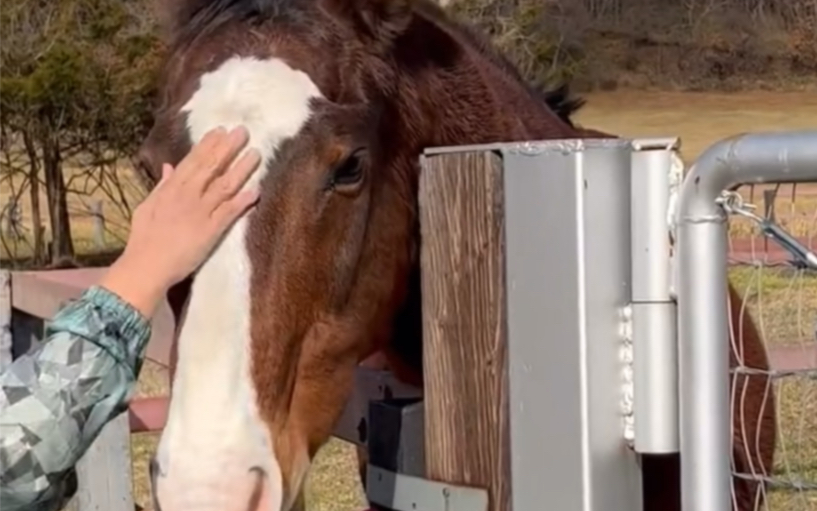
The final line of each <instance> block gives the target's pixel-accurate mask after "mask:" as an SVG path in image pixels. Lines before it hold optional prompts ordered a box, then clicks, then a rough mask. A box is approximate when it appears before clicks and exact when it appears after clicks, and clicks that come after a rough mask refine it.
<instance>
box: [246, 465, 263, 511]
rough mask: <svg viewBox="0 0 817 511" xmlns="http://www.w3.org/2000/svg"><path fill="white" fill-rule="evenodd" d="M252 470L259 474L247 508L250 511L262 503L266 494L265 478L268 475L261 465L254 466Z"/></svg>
mask: <svg viewBox="0 0 817 511" xmlns="http://www.w3.org/2000/svg"><path fill="white" fill-rule="evenodd" d="M249 471H250V472H254V473H255V474H256V475H258V479H257V480H256V483H255V488H254V489H253V491H252V495H251V496H250V502H249V507H248V508H247V509H248V511H254V510H256V509H258V508H259V507H260V505H261V497H263V495H264V478H265V476H266V472H264V469H262V468H261V467H252V468H251V469H250V470H249Z"/></svg>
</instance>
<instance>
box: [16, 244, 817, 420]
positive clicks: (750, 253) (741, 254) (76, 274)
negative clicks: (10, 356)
mask: <svg viewBox="0 0 817 511" xmlns="http://www.w3.org/2000/svg"><path fill="white" fill-rule="evenodd" d="M802 241H803V242H804V243H805V245H806V246H809V247H814V246H815V245H817V240H802ZM730 246H731V251H730V261H733V262H734V261H739V262H744V261H745V262H750V261H752V260H758V259H759V260H761V261H764V262H765V263H766V264H773V263H782V262H786V261H788V260H789V259H790V257H789V255H788V252H785V251H784V250H783V249H781V248H780V247H778V246H777V245H776V244H774V243H772V242H771V241H769V240H767V239H765V238H757V239H755V240H754V242H753V241H752V240H739V241H737V242H732V243H730ZM105 271H106V268H86V269H71V270H53V271H37V272H14V274H13V278H12V305H13V307H14V309H17V310H20V311H23V312H26V313H28V314H31V315H32V316H36V317H39V318H48V317H51V316H53V315H54V314H55V313H56V312H57V310H58V309H59V308H60V307H61V306H62V305H63V304H64V303H65V302H67V301H68V300H71V299H75V298H77V297H78V296H79V295H80V294H81V293H82V292H83V290H84V289H85V288H87V287H88V286H90V285H92V284H94V283H95V282H97V281H98V280H99V278H100V277H101V276H102V275H103V273H104V272H105ZM152 327H153V328H152V330H153V333H152V335H151V338H150V341H149V343H148V348H147V358H148V359H150V360H152V361H153V362H156V363H157V364H159V365H161V366H162V367H164V368H167V367H168V363H169V360H170V349H171V345H172V343H173V334H174V330H175V322H174V318H173V313H172V312H171V310H170V307H169V306H168V305H167V303H166V302H164V303H162V305H161V306H160V307H159V309H158V311H157V312H156V314H155V316H154V318H153V325H152ZM769 357H770V361H771V364H772V367H773V368H775V369H778V370H782V371H792V370H801V369H808V368H813V367H817V345H815V344H810V345H809V347H801V346H799V345H798V346H782V347H774V348H771V349H770V351H769ZM362 365H364V366H366V367H369V368H372V369H382V367H379V366H380V365H382V364H380V363H379V361H378V360H377V359H372V360H370V361H367V362H364V364H362ZM362 383H363V384H364V386H365V385H368V386H372V385H377V382H376V381H374V380H371V378H369V379H368V380H363V381H362ZM367 392H368V393H371V392H373V390H372V389H368V391H367ZM167 404H168V398H167V397H166V396H163V397H152V398H136V399H134V400H133V401H132V402H131V403H130V407H129V417H130V428H131V431H132V432H134V433H138V432H146V431H160V430H161V429H162V427H164V424H165V421H166V419H167ZM361 406H362V405H361ZM353 419H354V418H353V417H351V415H350V417H349V418H348V420H349V421H352V420H353ZM344 420H346V418H344ZM341 422H343V420H342V421H341ZM347 426H348V427H347V428H343V429H351V428H353V427H354V424H352V423H350V424H348V425H347Z"/></svg>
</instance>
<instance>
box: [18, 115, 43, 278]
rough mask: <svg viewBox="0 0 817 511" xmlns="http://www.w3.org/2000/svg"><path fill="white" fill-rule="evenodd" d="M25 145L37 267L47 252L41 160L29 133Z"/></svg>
mask: <svg viewBox="0 0 817 511" xmlns="http://www.w3.org/2000/svg"><path fill="white" fill-rule="evenodd" d="M23 144H24V145H25V148H26V154H27V155H28V161H29V178H28V179H29V186H30V187H31V188H30V190H29V192H30V197H31V224H32V227H31V229H32V232H33V235H34V253H33V254H32V260H33V262H34V265H35V266H39V265H40V264H42V263H43V262H44V259H45V251H44V250H43V249H44V247H43V219H42V216H41V215H40V180H39V177H40V160H39V158H37V151H36V150H35V148H34V143H33V142H32V140H31V135H30V134H29V133H28V132H25V131H24V132H23Z"/></svg>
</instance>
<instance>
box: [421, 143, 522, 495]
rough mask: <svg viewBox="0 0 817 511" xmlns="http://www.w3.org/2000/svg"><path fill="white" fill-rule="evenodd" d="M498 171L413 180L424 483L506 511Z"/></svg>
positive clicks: (432, 164)
mask: <svg viewBox="0 0 817 511" xmlns="http://www.w3.org/2000/svg"><path fill="white" fill-rule="evenodd" d="M502 201H503V191H502V162H501V160H500V158H499V157H498V156H496V155H494V154H493V153H489V152H480V153H457V154H448V155H443V156H434V157H431V158H424V162H423V171H422V176H421V179H420V225H421V232H422V239H423V244H422V252H421V263H422V286H423V287H422V290H423V335H424V339H423V342H424V353H423V367H424V372H425V446H426V447H425V449H426V477H427V478H429V479H432V480H437V481H445V482H448V483H452V484H458V485H464V486H476V487H481V488H485V489H487V490H488V494H489V500H490V504H489V511H508V510H509V509H510V468H509V462H510V460H509V434H508V415H507V414H508V407H507V403H508V401H507V385H508V383H507V382H508V373H507V363H506V358H507V344H506V337H507V328H506V323H505V321H506V314H505V310H504V308H505V276H504V275H505V255H504V248H503V238H504V218H503V207H502Z"/></svg>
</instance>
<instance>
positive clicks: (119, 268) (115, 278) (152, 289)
mask: <svg viewBox="0 0 817 511" xmlns="http://www.w3.org/2000/svg"><path fill="white" fill-rule="evenodd" d="M152 270H153V269H152V268H151V267H150V266H149V265H147V264H144V263H141V262H140V261H139V259H138V258H135V257H130V256H128V255H126V254H123V256H122V257H120V258H119V259H118V260H117V261H116V262H114V264H112V265H111V267H110V268H109V269H108V272H107V273H106V274H105V276H104V277H103V278H102V280H101V281H100V283H99V286H100V287H103V288H105V289H107V290H108V291H110V292H112V293H114V294H116V295H117V296H119V297H120V298H121V299H122V300H123V301H125V302H127V303H129V304H130V305H131V306H132V307H133V308H135V309H136V310H138V311H139V312H140V313H141V314H142V315H143V316H145V317H146V318H151V317H152V316H153V313H154V312H155V311H156V308H157V307H158V305H159V302H161V300H162V299H163V298H164V296H165V294H166V293H167V290H168V289H169V288H170V285H171V284H172V282H170V281H169V279H167V278H164V277H163V276H162V275H161V274H159V273H157V272H156V271H152Z"/></svg>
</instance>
